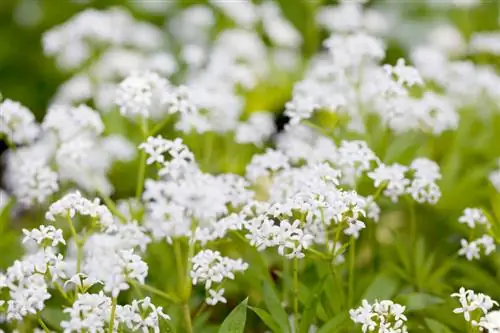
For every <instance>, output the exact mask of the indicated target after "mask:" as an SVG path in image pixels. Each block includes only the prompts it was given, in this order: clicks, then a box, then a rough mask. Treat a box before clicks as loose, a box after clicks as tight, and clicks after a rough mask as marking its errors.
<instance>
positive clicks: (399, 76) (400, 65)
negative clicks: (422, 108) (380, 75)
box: [384, 58, 424, 87]
mask: <svg viewBox="0 0 500 333" xmlns="http://www.w3.org/2000/svg"><path fill="white" fill-rule="evenodd" d="M384 70H385V71H386V73H387V74H388V75H394V76H395V77H396V80H397V82H398V84H400V85H407V86H409V87H412V86H414V85H419V86H421V85H423V84H424V81H423V80H422V77H421V76H420V74H419V72H418V70H417V69H416V68H415V67H413V66H407V65H406V61H405V59H403V58H399V59H398V61H397V63H396V66H391V65H384Z"/></svg>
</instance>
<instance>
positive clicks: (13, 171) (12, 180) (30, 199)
mask: <svg viewBox="0 0 500 333" xmlns="http://www.w3.org/2000/svg"><path fill="white" fill-rule="evenodd" d="M30 156H31V153H30V154H27V155H26V156H22V155H21V152H20V151H16V152H15V153H14V154H13V155H11V156H9V157H11V158H9V160H8V166H7V172H6V177H5V178H6V185H7V187H8V188H9V189H10V190H11V191H12V193H13V195H14V196H15V197H16V199H17V200H18V201H19V203H21V204H22V205H24V206H26V207H30V206H33V205H35V204H42V203H45V202H46V200H47V199H48V198H49V197H50V196H51V195H52V194H54V193H55V192H57V190H58V189H59V184H58V175H57V173H55V172H54V171H52V169H51V168H50V167H49V166H48V165H47V164H45V163H44V161H43V159H39V160H29V158H30ZM31 157H35V156H31Z"/></svg>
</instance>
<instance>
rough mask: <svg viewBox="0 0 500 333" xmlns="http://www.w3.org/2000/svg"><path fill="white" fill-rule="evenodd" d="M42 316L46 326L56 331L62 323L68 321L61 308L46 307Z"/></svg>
mask: <svg viewBox="0 0 500 333" xmlns="http://www.w3.org/2000/svg"><path fill="white" fill-rule="evenodd" d="M41 315H42V319H43V321H44V322H45V324H47V325H48V326H49V327H51V328H54V329H55V328H60V324H61V321H63V320H66V319H68V316H67V315H66V314H65V313H64V312H63V310H62V309H60V308H58V309H55V308H52V307H45V308H44V309H43V310H42V313H41Z"/></svg>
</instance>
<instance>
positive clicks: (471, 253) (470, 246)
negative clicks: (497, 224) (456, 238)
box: [458, 235, 496, 261]
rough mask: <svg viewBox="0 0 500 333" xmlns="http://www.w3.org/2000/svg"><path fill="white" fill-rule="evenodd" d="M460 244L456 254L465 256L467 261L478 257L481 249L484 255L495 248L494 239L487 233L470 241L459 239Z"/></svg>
mask: <svg viewBox="0 0 500 333" xmlns="http://www.w3.org/2000/svg"><path fill="white" fill-rule="evenodd" d="M460 244H461V246H462V248H461V249H460V250H459V251H458V254H459V255H461V256H465V258H467V260H469V261H471V260H473V259H479V258H480V253H481V249H483V251H484V254H485V255H489V254H491V253H492V252H493V251H495V249H496V244H495V241H494V240H493V238H492V237H491V236H488V235H483V236H482V237H481V238H478V239H476V240H473V241H471V242H468V241H467V240H466V239H461V240H460Z"/></svg>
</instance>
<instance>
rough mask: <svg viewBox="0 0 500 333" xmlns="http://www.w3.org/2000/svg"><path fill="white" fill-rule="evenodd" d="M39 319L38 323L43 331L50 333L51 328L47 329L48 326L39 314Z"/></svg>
mask: <svg viewBox="0 0 500 333" xmlns="http://www.w3.org/2000/svg"><path fill="white" fill-rule="evenodd" d="M37 319H38V323H39V324H40V326H42V328H43V330H44V331H45V333H50V330H49V328H48V327H47V325H46V324H45V323H44V321H43V319H42V317H40V314H38V316H37Z"/></svg>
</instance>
